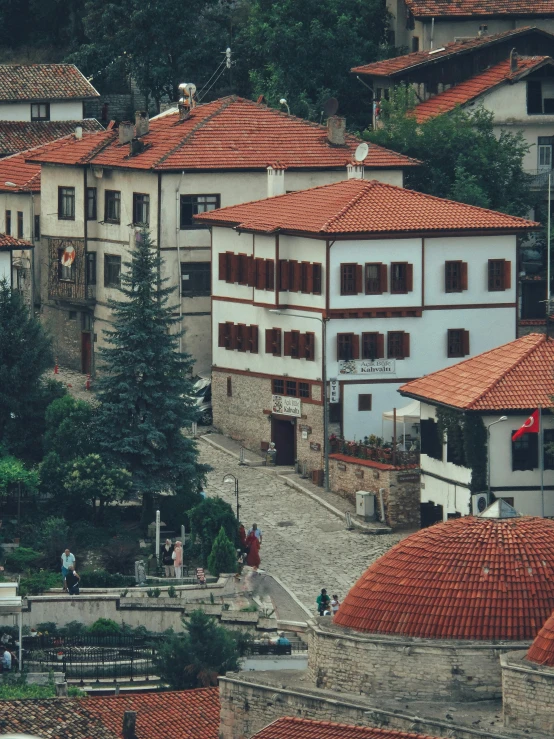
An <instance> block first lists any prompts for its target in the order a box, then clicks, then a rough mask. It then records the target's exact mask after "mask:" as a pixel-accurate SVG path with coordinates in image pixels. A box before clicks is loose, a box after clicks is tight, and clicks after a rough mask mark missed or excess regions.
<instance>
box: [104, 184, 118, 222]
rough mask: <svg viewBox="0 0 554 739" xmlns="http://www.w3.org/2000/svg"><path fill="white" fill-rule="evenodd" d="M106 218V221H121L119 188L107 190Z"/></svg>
mask: <svg viewBox="0 0 554 739" xmlns="http://www.w3.org/2000/svg"><path fill="white" fill-rule="evenodd" d="M104 220H105V221H106V223H120V222H121V193H120V192H119V190H106V193H105V201H104Z"/></svg>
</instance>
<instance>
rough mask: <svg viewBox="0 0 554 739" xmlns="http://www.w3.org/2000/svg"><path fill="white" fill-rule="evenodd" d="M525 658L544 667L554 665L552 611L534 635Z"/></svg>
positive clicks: (553, 617) (553, 619)
mask: <svg viewBox="0 0 554 739" xmlns="http://www.w3.org/2000/svg"><path fill="white" fill-rule="evenodd" d="M526 658H527V659H528V660H529V661H530V662H536V663H537V664H539V665H545V667H554V613H553V614H552V615H551V616H550V618H549V619H548V621H547V622H546V623H545V625H544V626H543V627H542V629H541V630H540V631H539V633H538V634H537V636H536V637H535V641H534V642H533V643H532V644H531V647H530V648H529V651H528V652H527V655H526Z"/></svg>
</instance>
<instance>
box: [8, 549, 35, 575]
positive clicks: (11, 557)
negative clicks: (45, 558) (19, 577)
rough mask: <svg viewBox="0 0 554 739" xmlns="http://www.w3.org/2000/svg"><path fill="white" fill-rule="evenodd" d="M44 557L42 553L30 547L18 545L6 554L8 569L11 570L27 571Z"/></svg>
mask: <svg viewBox="0 0 554 739" xmlns="http://www.w3.org/2000/svg"><path fill="white" fill-rule="evenodd" d="M41 559H42V554H41V553H40V552H36V551H35V550H34V549H30V548H28V547H18V548H17V549H14V550H13V551H12V552H10V553H9V554H8V555H7V556H6V569H7V570H9V571H10V572H27V570H31V569H33V568H34V567H37V565H38V563H39V562H40V560H41Z"/></svg>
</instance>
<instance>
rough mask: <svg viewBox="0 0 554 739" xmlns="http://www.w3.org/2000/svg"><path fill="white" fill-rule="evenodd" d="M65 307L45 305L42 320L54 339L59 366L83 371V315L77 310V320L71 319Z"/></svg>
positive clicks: (68, 309)
mask: <svg viewBox="0 0 554 739" xmlns="http://www.w3.org/2000/svg"><path fill="white" fill-rule="evenodd" d="M70 310H74V309H70V308H69V307H65V306H61V305H60V306H58V305H54V304H48V303H43V306H42V310H41V315H40V319H41V321H42V323H43V324H44V325H45V327H46V329H47V330H48V332H49V333H50V336H51V337H52V344H53V351H54V357H55V358H56V359H57V360H58V364H59V365H61V366H63V367H67V368H68V369H72V370H77V371H78V372H80V371H81V326H82V324H81V313H80V311H79V310H75V312H76V318H74V319H70V318H69V311H70Z"/></svg>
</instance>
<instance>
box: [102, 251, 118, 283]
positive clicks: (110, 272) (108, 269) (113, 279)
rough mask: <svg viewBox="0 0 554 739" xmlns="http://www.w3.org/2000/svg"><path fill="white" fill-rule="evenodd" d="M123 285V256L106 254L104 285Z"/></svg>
mask: <svg viewBox="0 0 554 739" xmlns="http://www.w3.org/2000/svg"><path fill="white" fill-rule="evenodd" d="M120 286H121V257H117V256H115V255H113V254H106V255H104V287H120Z"/></svg>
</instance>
